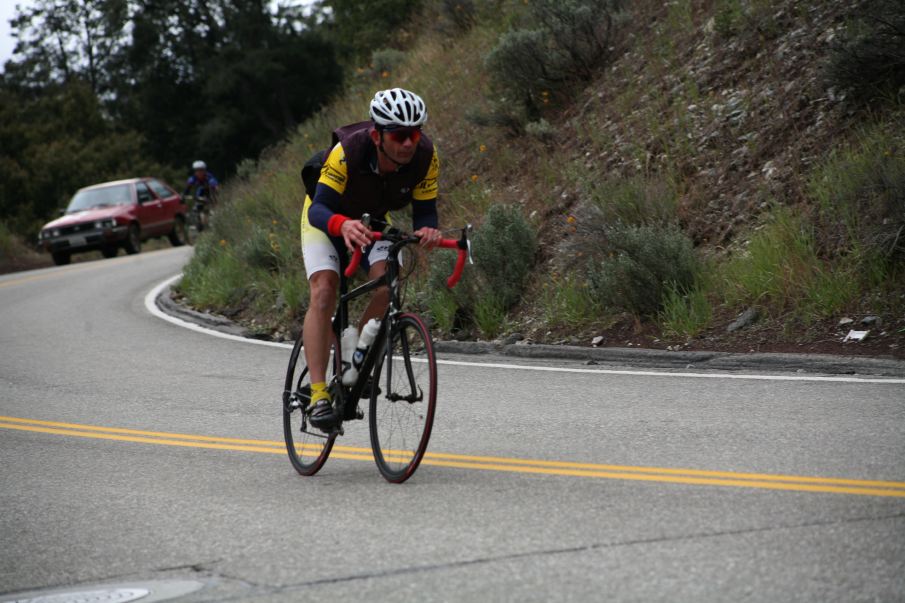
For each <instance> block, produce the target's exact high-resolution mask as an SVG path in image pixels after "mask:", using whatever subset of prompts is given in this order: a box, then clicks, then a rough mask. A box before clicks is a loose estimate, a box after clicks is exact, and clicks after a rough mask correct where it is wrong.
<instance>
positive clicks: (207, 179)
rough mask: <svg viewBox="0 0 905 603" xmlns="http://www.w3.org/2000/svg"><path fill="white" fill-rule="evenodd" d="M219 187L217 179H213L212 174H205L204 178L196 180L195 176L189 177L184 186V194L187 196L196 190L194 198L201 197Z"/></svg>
mask: <svg viewBox="0 0 905 603" xmlns="http://www.w3.org/2000/svg"><path fill="white" fill-rule="evenodd" d="M219 186H220V183H219V182H218V181H217V178H216V177H214V175H213V174H211V173H210V172H207V173H206V174H205V176H204V178H203V179H202V178H198V177H197V176H195V174H192V175H191V176H189V179H188V181H187V183H186V186H185V194H188V193H189V191H191V190H192V189H193V188H195V189H196V191H195V196H197V197H203V196H205V195H207V194H209V192H210V190H211V189H216V188H217V187H219Z"/></svg>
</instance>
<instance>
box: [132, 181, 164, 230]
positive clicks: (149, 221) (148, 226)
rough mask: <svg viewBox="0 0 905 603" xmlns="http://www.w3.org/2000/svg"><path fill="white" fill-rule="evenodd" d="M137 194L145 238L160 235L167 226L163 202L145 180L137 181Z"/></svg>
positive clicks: (139, 214) (139, 218)
mask: <svg viewBox="0 0 905 603" xmlns="http://www.w3.org/2000/svg"><path fill="white" fill-rule="evenodd" d="M135 194H136V196H137V197H138V220H139V222H140V223H141V231H142V233H143V238H147V237H153V236H158V235H160V234H161V233H162V232H163V230H164V229H165V228H166V222H165V220H164V216H163V211H164V210H163V202H162V201H161V200H160V199H158V198H157V196H156V195H154V193H153V192H151V189H150V188H148V185H147V184H146V183H145V182H143V181H139V182H136V183H135Z"/></svg>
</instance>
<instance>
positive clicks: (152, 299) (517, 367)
mask: <svg viewBox="0 0 905 603" xmlns="http://www.w3.org/2000/svg"><path fill="white" fill-rule="evenodd" d="M181 278H182V273H179V274H177V275H175V276H172V277H170V278H168V279H166V280H165V281H163V282H162V283H160V284H158V285H157V286H155V287H154V288H153V289H151V290H150V291H149V292H148V294H147V295H146V296H145V308H146V309H147V310H148V312H150V313H151V314H153V315H154V316H156V317H157V318H160V319H162V320H165V321H167V322H169V323H172V324H174V325H177V326H179V327H183V328H185V329H189V330H190V331H195V332H196V333H203V334H205V335H210V336H211V337H219V338H220V339H227V340H229V341H239V342H241V343H250V344H254V345H263V346H268V347H272V348H283V349H287V350H291V349H292V347H293V346H292V345H291V344H288V343H279V342H276V341H264V340H262V339H251V338H249V337H241V336H239V335H231V334H229V333H221V332H220V331H216V330H214V329H208V328H207V327H202V326H201V325H198V324H195V323H193V322H189V321H187V320H183V319H181V318H177V317H175V316H170V315H169V314H167V313H166V312H164V311H163V310H161V309H160V308H159V307H157V298H158V297H159V296H160V294H161V293H162V292H163V290H164V289H166V288H167V287H169V286H170V285H172V284H173V283H175V282H176V281H178V280H179V279H181ZM425 362H426V361H425ZM437 364H445V365H448V366H470V367H478V368H492V369H507V370H514V371H539V372H549V373H582V374H591V375H633V376H637V377H680V378H688V379H745V380H754V381H818V382H819V381H824V382H832V383H881V384H888V385H901V384H905V379H894V378H889V379H884V378H876V379H873V378H867V377H820V376H806V375H746V374H734V373H685V372H682V373H671V372H660V371H633V370H617V369H584V368H570V367H558V366H529V365H524V364H505V363H493V362H466V361H463V360H441V359H437Z"/></svg>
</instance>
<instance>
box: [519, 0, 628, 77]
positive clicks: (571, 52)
mask: <svg viewBox="0 0 905 603" xmlns="http://www.w3.org/2000/svg"><path fill="white" fill-rule="evenodd" d="M621 4H622V2H621V1H620V0H534V1H533V2H532V4H531V9H532V13H533V14H534V18H535V20H536V21H537V22H538V23H540V24H542V27H543V28H544V29H545V30H546V31H547V32H548V33H549V35H550V38H551V40H552V42H553V44H554V48H555V49H556V52H557V54H559V55H560V57H561V61H560V62H561V66H562V68H564V69H565V70H566V71H567V73H568V75H570V76H572V77H574V78H576V79H579V80H589V79H590V78H591V77H592V76H593V75H594V74H595V73H596V71H597V69H598V68H599V67H600V64H601V63H602V61H603V60H604V59H605V58H606V57H607V56H608V55H609V47H610V44H611V43H612V36H613V25H614V22H615V21H614V14H615V12H616V11H617V10H619V8H620V7H621Z"/></svg>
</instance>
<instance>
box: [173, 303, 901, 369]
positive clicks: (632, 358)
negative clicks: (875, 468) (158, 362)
mask: <svg viewBox="0 0 905 603" xmlns="http://www.w3.org/2000/svg"><path fill="white" fill-rule="evenodd" d="M156 303H157V307H158V308H160V310H161V311H163V312H165V313H167V314H170V315H171V316H176V317H177V318H181V319H182V320H185V321H188V322H192V323H195V324H199V325H201V326H203V327H207V328H209V329H213V330H215V331H220V332H223V333H228V334H230V335H237V336H239V337H245V338H248V339H255V338H254V337H252V336H251V335H250V334H249V332H248V330H247V329H245V328H244V327H241V326H239V325H237V324H236V323H234V322H233V321H231V320H229V319H228V318H226V317H223V316H216V315H214V314H210V313H207V312H198V311H196V310H192V309H190V308H187V307H185V306H183V305H182V304H180V303H179V302H177V301H175V300H173V298H172V297H171V295H170V288H169V287H167V288H165V289H163V290H162V291H161V293H160V295H159V296H158V297H157V300H156ZM434 349H435V350H436V351H437V352H438V353H441V354H443V353H445V354H468V355H491V354H492V355H498V356H507V357H510V358H530V359H540V360H578V361H584V362H586V363H587V364H599V365H612V366H622V367H624V366H631V367H638V368H663V369H677V368H681V369H691V368H694V369H710V370H721V371H771V372H802V373H817V374H829V375H874V376H883V377H905V361H903V360H896V359H894V358H866V357H863V356H833V355H829V354H776V353H751V354H740V353H734V352H697V351H678V352H669V351H666V350H649V349H644V348H585V347H578V346H567V345H546V344H524V343H516V344H500V343H492V342H486V341H437V342H435V343H434Z"/></svg>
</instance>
